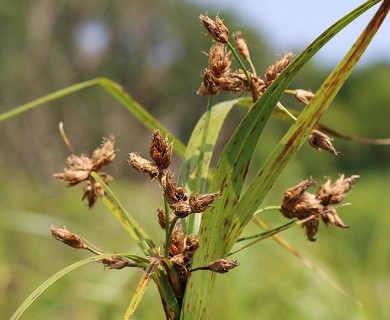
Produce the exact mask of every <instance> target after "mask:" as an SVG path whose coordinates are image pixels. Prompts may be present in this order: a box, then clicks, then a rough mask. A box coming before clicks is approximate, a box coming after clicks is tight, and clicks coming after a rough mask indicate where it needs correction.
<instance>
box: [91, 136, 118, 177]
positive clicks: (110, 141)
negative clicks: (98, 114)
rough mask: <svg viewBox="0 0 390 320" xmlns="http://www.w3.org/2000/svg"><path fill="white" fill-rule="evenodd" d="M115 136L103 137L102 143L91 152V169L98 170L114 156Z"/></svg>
mask: <svg viewBox="0 0 390 320" xmlns="http://www.w3.org/2000/svg"><path fill="white" fill-rule="evenodd" d="M114 145H115V137H114V136H110V137H109V138H103V141H102V144H101V145H100V147H99V148H96V149H95V151H94V152H93V154H92V163H93V168H92V170H93V171H100V170H101V169H102V168H103V167H105V166H107V165H109V164H110V163H111V162H112V161H113V160H114V158H115V149H114Z"/></svg>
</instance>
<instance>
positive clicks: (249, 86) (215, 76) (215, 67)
mask: <svg viewBox="0 0 390 320" xmlns="http://www.w3.org/2000/svg"><path fill="white" fill-rule="evenodd" d="M199 18H200V20H201V22H202V23H203V26H204V27H205V28H206V30H207V31H208V33H209V34H210V36H211V37H212V39H213V45H212V46H211V49H210V53H209V61H208V66H207V68H205V69H204V70H203V71H202V79H203V80H202V83H201V85H200V88H199V89H198V91H197V93H198V94H201V95H208V96H213V95H217V94H218V93H219V92H221V91H230V92H250V93H251V94H252V98H253V101H257V100H258V99H259V97H260V96H261V95H262V94H263V93H264V91H265V90H266V89H267V88H268V87H269V86H270V85H271V83H272V82H273V81H275V79H276V78H277V77H278V76H279V74H280V73H281V72H282V71H283V70H284V69H285V68H286V67H287V66H288V65H289V64H290V62H291V61H292V59H293V54H292V53H287V54H285V55H284V56H283V57H280V58H279V59H277V61H276V62H275V63H274V64H272V65H270V66H269V67H268V69H267V70H266V72H265V74H264V80H262V79H261V78H260V77H258V76H257V75H256V74H255V73H254V70H252V72H246V71H244V70H242V69H238V70H235V71H232V70H230V65H231V60H230V52H228V50H227V44H229V39H228V36H229V30H228V28H227V27H226V26H225V25H224V24H223V21H222V20H221V19H220V18H219V17H218V16H217V17H216V18H215V20H212V19H210V18H209V17H208V16H207V14H204V15H203V14H201V15H200V16H199ZM234 39H235V42H236V48H237V51H238V53H239V54H240V55H241V56H242V57H243V58H244V59H245V60H248V59H250V54H249V50H248V46H247V44H246V42H245V40H244V38H243V37H242V34H241V32H239V31H237V32H235V33H234Z"/></svg>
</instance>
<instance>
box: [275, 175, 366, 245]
mask: <svg viewBox="0 0 390 320" xmlns="http://www.w3.org/2000/svg"><path fill="white" fill-rule="evenodd" d="M358 181H359V176H358V175H353V176H351V177H349V178H345V176H344V175H341V176H340V177H339V178H338V179H337V180H336V181H335V182H333V183H332V182H331V180H330V179H327V181H326V182H325V183H324V184H323V185H322V186H320V187H319V188H318V190H317V193H316V194H313V193H309V192H307V191H306V190H307V189H308V188H309V187H311V186H314V185H315V184H316V182H315V181H314V180H313V179H311V178H310V179H307V180H304V181H302V182H301V183H299V184H297V185H296V186H294V187H292V188H289V189H287V190H286V192H285V194H284V198H283V202H282V204H281V209H280V211H281V213H282V214H283V215H284V216H285V217H286V218H289V219H298V220H301V222H302V226H303V228H304V229H305V232H306V236H307V238H308V239H309V240H310V241H315V240H316V239H315V237H314V236H315V235H316V233H317V231H318V227H319V223H320V219H321V220H322V221H323V222H324V224H325V225H329V224H332V225H335V226H337V227H340V228H348V227H349V226H347V225H346V224H344V222H343V221H342V220H341V218H340V217H339V215H338V213H337V211H336V208H335V207H334V205H336V204H338V203H340V202H341V201H342V200H344V198H345V197H346V196H347V193H348V192H349V190H351V188H352V185H353V184H355V183H356V182H358Z"/></svg>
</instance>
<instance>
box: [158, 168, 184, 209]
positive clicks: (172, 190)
mask: <svg viewBox="0 0 390 320" xmlns="http://www.w3.org/2000/svg"><path fill="white" fill-rule="evenodd" d="M160 185H161V188H162V189H163V191H164V195H165V199H166V200H167V202H168V204H170V205H172V204H174V203H176V202H179V201H186V200H187V199H188V196H187V193H186V190H185V189H184V188H182V187H178V186H177V184H176V181H175V179H174V178H173V173H172V172H171V171H169V170H164V171H163V172H162V173H161V176H160Z"/></svg>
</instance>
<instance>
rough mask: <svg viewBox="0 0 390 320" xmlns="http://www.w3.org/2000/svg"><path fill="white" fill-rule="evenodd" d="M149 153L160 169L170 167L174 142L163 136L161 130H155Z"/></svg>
mask: <svg viewBox="0 0 390 320" xmlns="http://www.w3.org/2000/svg"><path fill="white" fill-rule="evenodd" d="M149 154H150V157H151V158H152V159H153V161H154V162H155V163H156V165H157V166H158V168H159V169H160V170H163V169H166V168H168V167H169V165H170V164H171V161H172V156H173V144H172V143H170V142H169V141H168V138H167V137H165V138H163V137H162V136H161V133H160V130H155V131H154V132H153V136H152V142H151V143H150V148H149Z"/></svg>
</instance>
